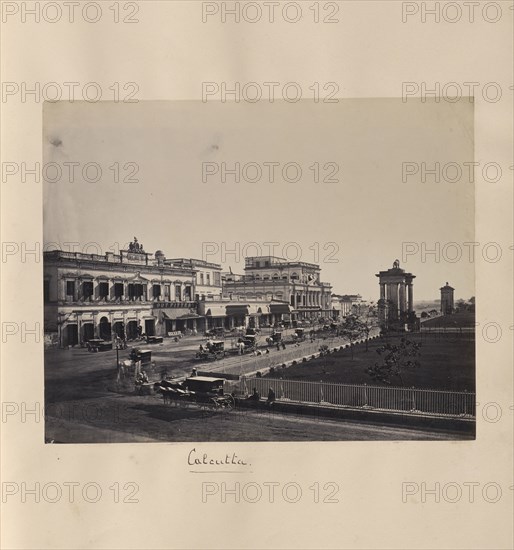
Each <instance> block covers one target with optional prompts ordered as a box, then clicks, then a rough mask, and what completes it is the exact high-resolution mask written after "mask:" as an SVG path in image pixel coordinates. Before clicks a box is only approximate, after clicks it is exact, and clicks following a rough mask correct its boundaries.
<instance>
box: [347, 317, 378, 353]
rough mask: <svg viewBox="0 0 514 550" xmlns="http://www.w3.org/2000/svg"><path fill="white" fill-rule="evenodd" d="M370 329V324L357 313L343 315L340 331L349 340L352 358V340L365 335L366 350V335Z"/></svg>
mask: <svg viewBox="0 0 514 550" xmlns="http://www.w3.org/2000/svg"><path fill="white" fill-rule="evenodd" d="M370 330H371V326H370V325H368V324H366V323H365V322H363V321H362V320H361V319H360V318H359V316H358V315H355V314H350V315H347V316H346V317H345V319H344V322H343V324H342V325H341V327H340V333H341V334H342V335H343V336H345V337H346V338H348V340H350V349H351V350H352V359H353V342H354V340H359V339H360V338H363V337H366V351H368V341H367V337H368V336H369V332H370Z"/></svg>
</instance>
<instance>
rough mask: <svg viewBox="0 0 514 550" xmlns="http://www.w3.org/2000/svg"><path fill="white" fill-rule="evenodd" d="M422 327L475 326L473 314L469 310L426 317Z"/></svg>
mask: <svg viewBox="0 0 514 550" xmlns="http://www.w3.org/2000/svg"><path fill="white" fill-rule="evenodd" d="M421 326H422V327H430V328H431V329H435V328H471V327H474V326H475V314H474V313H472V312H470V311H463V312H461V313H454V314H453V315H441V316H440V317H434V318H433V319H427V320H426V321H424V322H423V323H422V324H421Z"/></svg>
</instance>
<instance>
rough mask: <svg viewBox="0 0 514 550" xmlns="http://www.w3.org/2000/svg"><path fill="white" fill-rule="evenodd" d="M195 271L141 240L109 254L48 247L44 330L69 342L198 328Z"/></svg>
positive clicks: (61, 340)
mask: <svg viewBox="0 0 514 550" xmlns="http://www.w3.org/2000/svg"><path fill="white" fill-rule="evenodd" d="M218 267H219V266H218ZM219 271H221V268H219ZM196 274H197V270H196V268H195V267H194V266H193V264H189V265H186V264H185V263H184V264H183V265H174V264H170V263H169V262H167V261H166V258H165V256H164V254H163V253H162V252H161V251H157V252H156V254H155V255H153V254H148V253H146V252H145V251H144V250H142V249H141V248H140V247H139V245H138V244H137V241H136V242H135V243H131V245H130V250H122V251H120V253H119V254H114V253H110V252H108V253H106V254H105V256H102V255H98V254H81V253H75V252H64V251H60V250H55V251H51V252H46V253H45V254H44V302H45V307H44V312H45V333H46V334H47V335H52V336H53V338H51V339H52V340H54V341H56V342H57V343H58V344H59V345H60V346H61V347H65V346H69V345H77V344H83V343H84V342H87V341H88V340H91V339H93V338H102V339H105V340H110V339H111V338H112V337H113V335H114V334H117V335H119V336H120V337H122V338H127V339H133V338H136V337H137V336H138V335H140V334H142V333H144V334H147V335H157V336H161V335H166V334H167V333H168V332H172V331H176V330H184V329H186V328H190V329H195V328H196V327H197V324H198V320H199V317H200V316H199V315H198V313H197V304H196V301H195V299H194V298H195V294H196Z"/></svg>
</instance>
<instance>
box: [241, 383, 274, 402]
mask: <svg viewBox="0 0 514 550" xmlns="http://www.w3.org/2000/svg"><path fill="white" fill-rule="evenodd" d="M276 399H277V397H276V395H275V390H274V389H273V388H272V387H271V386H270V388H269V390H268V399H267V400H266V405H268V406H271V405H273V403H274V402H275V401H276ZM247 400H248V401H260V400H261V394H260V393H259V392H258V391H257V388H253V392H252V394H251V395H249V396H248V397H247Z"/></svg>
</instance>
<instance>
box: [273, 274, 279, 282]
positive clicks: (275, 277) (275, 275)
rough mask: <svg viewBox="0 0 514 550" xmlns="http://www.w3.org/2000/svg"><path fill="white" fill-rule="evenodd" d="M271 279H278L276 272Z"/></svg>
mask: <svg viewBox="0 0 514 550" xmlns="http://www.w3.org/2000/svg"><path fill="white" fill-rule="evenodd" d="M272 279H273V280H274V281H278V273H273V276H272Z"/></svg>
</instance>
